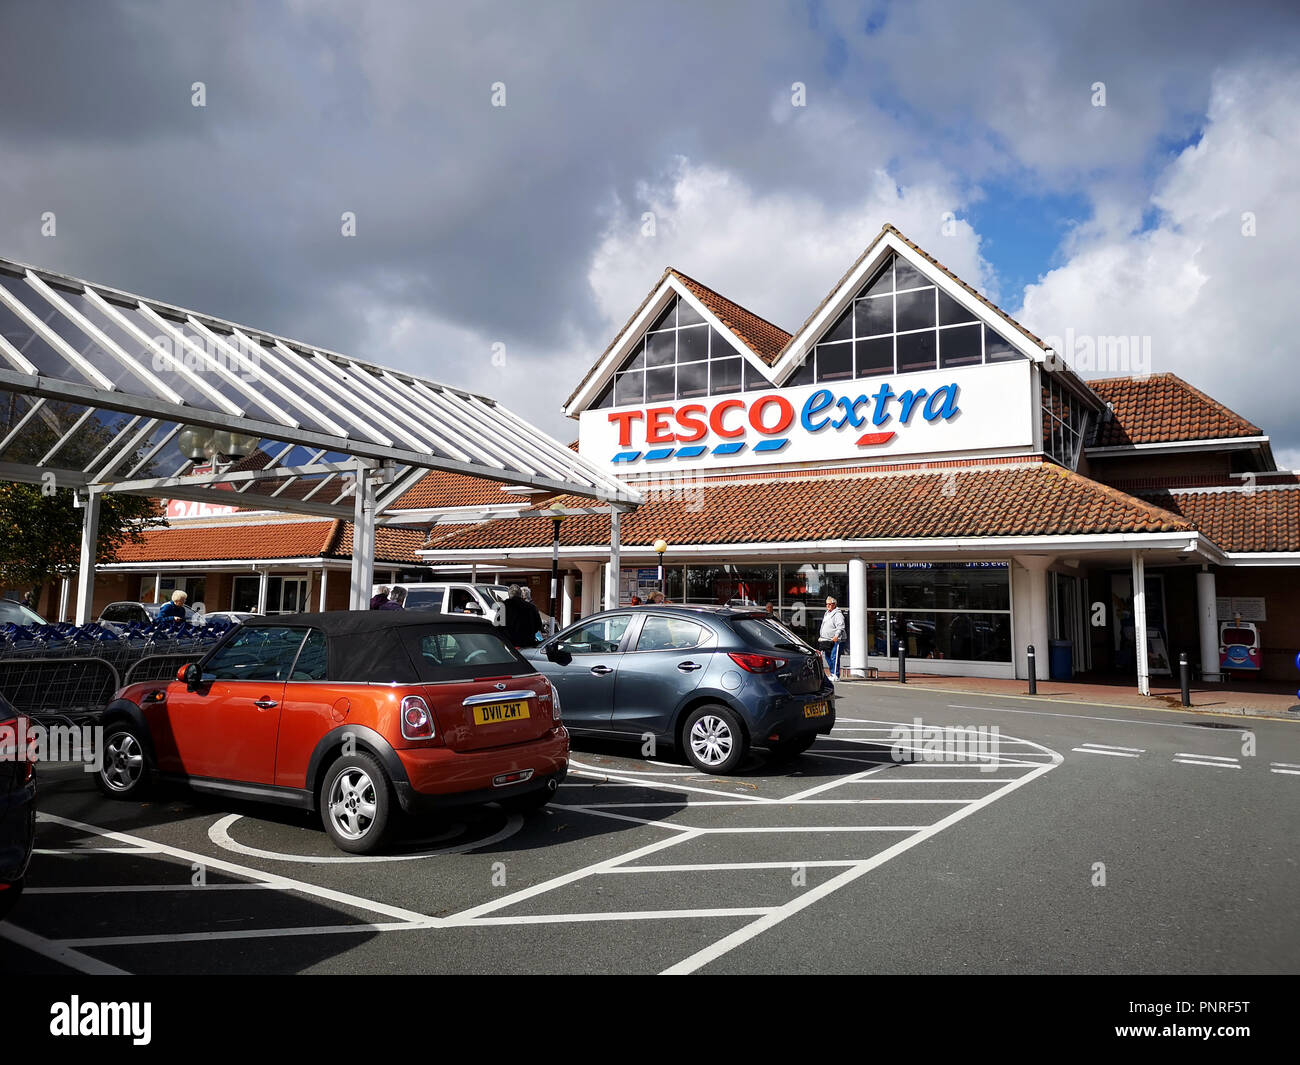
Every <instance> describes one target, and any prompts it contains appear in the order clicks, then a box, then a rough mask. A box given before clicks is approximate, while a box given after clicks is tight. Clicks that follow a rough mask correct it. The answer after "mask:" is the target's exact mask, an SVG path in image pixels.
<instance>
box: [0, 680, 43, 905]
mask: <svg viewBox="0 0 1300 1065" xmlns="http://www.w3.org/2000/svg"><path fill="white" fill-rule="evenodd" d="M25 728H26V721H25V720H24V719H23V718H22V717H21V716H20V715H19V714H18V712H17V711H16V710H14V708H13V706H11V705H10V704H9V702H8V701H7V700H6V699H5V697H4V696H3V695H0V920H3V918H4V917H5V915H6V914H8V913H9V911H10V910H12V909H13V908H14V906H15V904H16V903H17V902H18V899H19V897H20V896H21V895H22V893H23V879H24V877H25V876H26V875H27V863H28V862H29V861H31V857H32V847H33V846H34V845H35V840H36V763H35V762H33V761H32V760H31V759H30V758H29V757H28V756H27V752H25V751H23V750H21V749H20V748H19V739H20V736H21V734H22V733H23V732H24V731H25Z"/></svg>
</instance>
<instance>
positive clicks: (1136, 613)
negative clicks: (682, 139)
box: [1133, 551, 1151, 695]
mask: <svg viewBox="0 0 1300 1065" xmlns="http://www.w3.org/2000/svg"><path fill="white" fill-rule="evenodd" d="M1133 654H1134V657H1135V658H1136V659H1137V681H1138V694H1139V695H1150V694H1151V663H1150V662H1148V661H1147V573H1146V563H1145V562H1144V561H1143V559H1142V553H1141V552H1140V551H1134V552H1133Z"/></svg>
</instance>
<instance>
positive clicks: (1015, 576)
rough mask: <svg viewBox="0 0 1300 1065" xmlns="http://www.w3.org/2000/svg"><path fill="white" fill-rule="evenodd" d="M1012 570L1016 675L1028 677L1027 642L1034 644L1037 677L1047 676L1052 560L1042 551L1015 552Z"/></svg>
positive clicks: (1022, 678) (1013, 655) (1049, 655)
mask: <svg viewBox="0 0 1300 1065" xmlns="http://www.w3.org/2000/svg"><path fill="white" fill-rule="evenodd" d="M1015 561H1016V563H1017V568H1015V569H1013V571H1012V574H1011V631H1012V639H1013V640H1014V642H1015V647H1013V648H1012V660H1013V661H1014V662H1015V664H1016V677H1017V678H1019V679H1020V680H1025V679H1027V678H1028V677H1029V654H1028V650H1029V646H1030V645H1031V644H1032V645H1033V648H1034V671H1035V676H1036V677H1037V678H1038V679H1039V680H1046V679H1047V678H1048V677H1049V676H1050V664H1051V649H1052V648H1051V643H1050V636H1049V635H1048V634H1049V632H1050V631H1051V630H1050V628H1049V626H1048V616H1047V571H1048V567H1049V566H1051V564H1052V560H1051V558H1049V557H1046V556H1043V555H1017V556H1016V559H1015Z"/></svg>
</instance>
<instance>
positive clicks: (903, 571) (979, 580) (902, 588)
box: [873, 562, 1011, 610]
mask: <svg viewBox="0 0 1300 1065" xmlns="http://www.w3.org/2000/svg"><path fill="white" fill-rule="evenodd" d="M889 582H890V583H889V593H890V599H889V605H890V606H891V607H893V608H894V609H897V608H899V607H908V608H914V607H919V608H922V609H927V608H928V609H932V610H1010V609H1011V584H1010V582H1009V581H1008V579H1007V564H1006V563H1005V562H891V563H890V564H889ZM873 605H875V604H873Z"/></svg>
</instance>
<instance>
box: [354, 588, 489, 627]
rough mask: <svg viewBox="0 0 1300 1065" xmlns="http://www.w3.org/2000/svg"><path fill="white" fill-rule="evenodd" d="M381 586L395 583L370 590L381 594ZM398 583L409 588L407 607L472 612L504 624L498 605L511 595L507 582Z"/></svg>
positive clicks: (462, 612)
mask: <svg viewBox="0 0 1300 1065" xmlns="http://www.w3.org/2000/svg"><path fill="white" fill-rule="evenodd" d="M381 587H389V588H391V587H392V585H379V584H376V585H375V586H374V587H373V588H372V589H371V590H370V594H371V595H372V596H373V595H378V594H379V589H380V588H381ZM399 587H402V588H405V589H406V609H407V610H436V611H437V612H438V613H440V614H472V615H474V616H475V617H480V618H488V619H489V620H491V621H492V622H493V623H494V624H497V625H503V624H505V614H504V611H503V610H498V609H497V607H498V605H500V604H502V603H504V602H505V601H506V598H507V597H508V596H509V595H510V589H509V588H508V587H507V586H506V585H504V584H468V583H466V584H460V583H457V582H454V581H453V582H448V583H445V584H443V583H437V584H402V585H399Z"/></svg>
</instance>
